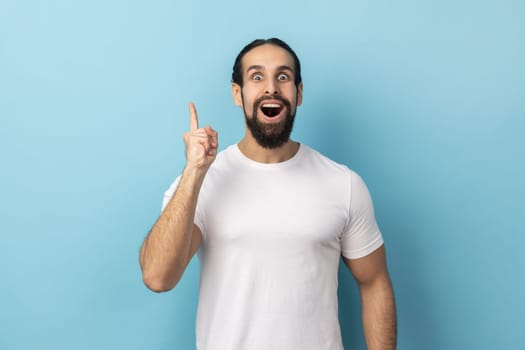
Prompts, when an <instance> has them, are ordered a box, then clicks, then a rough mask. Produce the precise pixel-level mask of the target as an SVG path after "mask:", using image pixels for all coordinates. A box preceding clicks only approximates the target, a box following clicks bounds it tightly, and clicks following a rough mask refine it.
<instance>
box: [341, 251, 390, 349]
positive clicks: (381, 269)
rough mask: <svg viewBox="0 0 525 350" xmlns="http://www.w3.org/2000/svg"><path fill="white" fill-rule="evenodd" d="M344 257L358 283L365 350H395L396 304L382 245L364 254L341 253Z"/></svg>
mask: <svg viewBox="0 0 525 350" xmlns="http://www.w3.org/2000/svg"><path fill="white" fill-rule="evenodd" d="M343 260H344V262H345V264H346V266H348V268H349V269H350V271H351V272H352V275H353V276H354V278H355V280H356V281H357V284H358V286H359V293H360V294H361V305H362V310H363V311H362V317H363V328H364V332H365V339H366V344H367V348H368V350H394V349H395V348H396V341H397V321H396V306H395V301H394V292H393V289H392V283H391V282H390V277H389V275H388V271H387V266H386V257H385V247H384V245H383V246H381V247H380V248H378V249H376V250H375V251H374V252H372V253H371V254H369V255H367V256H365V257H362V258H359V259H347V258H344V257H343Z"/></svg>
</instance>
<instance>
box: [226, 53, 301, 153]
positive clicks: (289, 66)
mask: <svg viewBox="0 0 525 350" xmlns="http://www.w3.org/2000/svg"><path fill="white" fill-rule="evenodd" d="M242 76H243V85H242V87H241V86H240V85H238V84H235V83H234V84H233V85H232V93H233V99H234V102H235V104H236V105H238V106H239V107H242V108H243V111H244V115H245V117H246V126H247V129H248V130H249V131H250V133H251V136H252V137H253V138H254V139H255V140H256V141H257V143H258V144H259V145H260V146H262V147H264V148H277V147H280V146H282V145H283V144H284V143H286V142H287V141H288V140H289V137H290V133H291V131H292V127H293V121H294V118H295V113H296V109H297V106H299V105H300V104H301V102H302V89H303V87H302V83H300V84H299V85H298V86H296V85H295V82H294V79H295V67H294V61H293V58H292V56H291V55H290V54H289V53H288V51H286V50H285V49H283V48H281V47H279V46H275V45H271V44H265V45H261V46H258V47H255V48H253V49H252V50H250V51H249V52H247V53H246V55H245V56H244V57H243V59H242Z"/></svg>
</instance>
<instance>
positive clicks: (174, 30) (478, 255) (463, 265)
mask: <svg viewBox="0 0 525 350" xmlns="http://www.w3.org/2000/svg"><path fill="white" fill-rule="evenodd" d="M524 18H525V2H523V1H518V0H516V1H511V0H499V1H497V0H493V1H489V0H481V1H473V0H472V1H469V0H459V1H437V0H435V1H420V0H419V1H416V0H399V1H395V2H394V1H385V0H383V1H375V2H369V1H334V0H327V1H323V2H317V1H305V0H301V1H299V0H295V1H288V2H281V1H276V0H267V1H264V2H251V1H232V0H226V1H217V2H211V1H209V2H205V1H179V0H176V1H163V0H152V1H148V2H145V1H123V0H121V1H101V0H91V1H74V2H73V1H66V0H50V1H45V2H44V1H36V0H34V1H24V0H19V1H15V0H2V1H1V2H0V118H1V124H0V152H1V154H0V155H1V171H0V190H1V197H0V215H1V220H0V249H1V253H0V269H1V277H0V278H1V279H0V349H9V350H11V349H128V350H131V349H191V348H193V347H194V345H193V344H194V321H195V310H196V303H197V285H198V262H197V261H196V260H194V261H193V262H192V263H191V265H190V267H189V269H188V270H187V271H186V274H185V275H184V278H183V280H182V281H181V283H180V284H179V286H177V288H176V289H175V290H174V291H172V292H169V293H165V294H154V293H152V292H150V291H148V290H147V289H146V288H145V287H144V286H143V284H142V281H141V276H140V270H139V265H138V251H139V247H140V245H141V243H142V240H143V238H144V237H145V235H146V234H147V232H148V230H149V229H150V227H151V225H152V224H153V222H154V221H155V220H156V218H157V216H158V214H159V211H160V205H161V200H162V195H163V191H164V190H165V189H166V188H167V187H168V186H169V184H170V183H171V181H172V180H173V179H174V178H175V177H176V176H177V175H178V174H179V173H180V171H181V169H182V167H183V165H184V153H183V143H182V141H181V135H182V133H183V132H184V131H185V130H186V129H188V125H189V121H188V118H189V117H188V111H187V102H188V101H190V100H191V101H194V102H195V103H196V105H197V108H198V111H199V115H200V119H201V123H203V124H205V123H210V124H211V125H212V126H213V127H214V128H216V129H217V130H218V131H219V134H220V143H221V149H223V148H225V147H226V146H227V145H229V144H232V143H235V142H236V141H238V140H239V139H240V138H241V137H242V134H243V130H244V129H243V116H242V114H241V112H240V110H239V109H238V108H237V107H235V106H234V105H233V103H232V101H231V95H230V83H229V79H230V74H231V66H232V64H233V60H234V58H235V56H236V54H237V52H238V51H239V50H240V49H241V48H242V46H244V45H245V44H246V43H248V42H249V41H251V40H252V39H254V38H258V37H270V36H279V37H281V38H283V39H285V40H286V41H288V42H289V44H290V45H291V46H292V47H293V48H294V49H295V50H296V51H297V53H298V54H299V57H300V58H301V60H302V64H303V78H304V84H305V92H304V104H303V106H302V107H300V109H299V112H298V116H297V122H296V128H295V131H294V135H293V137H294V138H295V139H297V140H299V141H301V142H303V143H306V144H309V145H310V146H312V147H315V148H317V149H319V150H320V151H321V152H323V153H325V154H326V155H328V156H330V157H331V158H333V159H335V160H336V161H338V162H341V163H344V164H346V165H348V166H349V167H351V168H352V169H354V170H356V171H357V172H358V173H360V174H361V175H362V177H363V178H364V179H365V181H366V182H367V184H368V186H369V189H370V191H371V193H372V196H373V198H374V203H375V207H376V216H377V220H378V223H379V225H380V227H381V229H382V231H383V233H384V237H385V241H386V244H387V253H388V259H389V269H390V272H391V276H392V279H393V283H394V288H395V293H396V297H397V307H398V318H399V349H418V350H420V349H429V350H433V349H524V348H525V338H524V337H523V332H524V331H525V326H524V325H525V320H524V318H525V316H524V315H525V306H524V301H523V299H524V296H525V278H524V274H523V271H522V270H523V267H524V266H525V258H524V256H523V254H522V250H523V248H522V246H523V244H524V243H525V237H524V231H525V230H524V228H523V224H522V220H523V216H524V214H525V210H524V209H525V206H524V204H523V198H525V186H524V179H525V164H524V163H525V162H524V159H525V157H524V156H525V154H524V153H525V152H524V150H525V140H524V137H523V134H524V131H525V130H524V129H525V121H524V115H525V102H524V101H525V47H524V46H525V35H524V34H525V33H524V29H523V26H524V24H523V23H524ZM339 295H340V315H341V325H342V329H343V336H344V342H345V347H346V348H349V349H364V342H363V337H362V329H361V326H360V315H359V308H360V306H359V298H358V294H357V289H356V287H355V283H354V282H353V280H352V278H351V275H350V273H349V272H348V271H347V270H346V269H343V268H341V270H340V290H339Z"/></svg>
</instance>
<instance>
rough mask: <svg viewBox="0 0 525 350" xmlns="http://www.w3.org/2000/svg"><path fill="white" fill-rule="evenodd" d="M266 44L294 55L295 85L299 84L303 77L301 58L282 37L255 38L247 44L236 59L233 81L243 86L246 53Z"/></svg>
mask: <svg viewBox="0 0 525 350" xmlns="http://www.w3.org/2000/svg"><path fill="white" fill-rule="evenodd" d="M265 44H270V45H275V46H279V47H281V48H283V49H285V50H286V51H288V53H289V54H290V55H291V56H292V58H293V61H294V65H295V81H294V82H295V86H298V85H299V83H300V82H301V81H302V78H301V63H300V62H299V58H298V57H297V55H296V54H295V52H294V51H293V50H292V48H291V47H290V46H288V44H287V43H285V42H284V41H282V40H281V39H277V38H270V39H255V40H254V41H252V42H251V43H249V44H248V45H246V46H245V47H244V48H243V49H242V50H241V52H239V54H238V55H237V58H236V59H235V63H234V64H233V72H232V83H236V84H239V85H240V86H242V59H243V57H244V55H246V54H247V53H248V52H249V51H250V50H252V49H254V48H256V47H258V46H262V45H265Z"/></svg>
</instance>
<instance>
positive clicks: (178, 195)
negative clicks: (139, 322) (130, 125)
mask: <svg viewBox="0 0 525 350" xmlns="http://www.w3.org/2000/svg"><path fill="white" fill-rule="evenodd" d="M183 138H184V143H185V144H186V159H187V161H186V167H185V168H184V171H183V172H182V175H181V177H180V181H179V184H178V187H177V190H176V191H175V194H174V195H173V197H172V198H171V200H170V201H169V202H168V204H167V206H166V208H164V211H163V212H162V214H161V215H160V217H159V219H158V220H157V222H156V223H155V225H154V226H153V228H152V229H151V231H150V232H149V234H148V236H147V237H146V239H145V240H144V243H143V244H142V247H141V249H140V266H141V269H142V279H143V281H144V283H145V284H146V286H147V287H148V288H150V289H151V290H153V291H155V292H164V291H168V290H170V289H172V288H173V287H175V285H176V284H177V283H178V281H179V280H180V278H181V277H182V274H183V272H184V270H185V269H186V266H188V263H189V262H190V260H191V258H192V257H193V255H194V254H195V252H196V251H197V249H198V248H199V245H200V242H201V232H200V230H199V228H198V227H197V226H196V225H195V224H194V223H193V222H194V218H195V210H196V207H197V199H198V197H199V192H200V188H201V186H202V183H203V181H204V177H205V176H206V172H207V171H208V169H209V167H210V165H211V163H212V162H213V161H214V160H215V156H216V153H217V147H218V144H217V133H216V132H215V131H214V130H213V129H212V128H211V127H209V126H206V127H205V128H200V129H199V127H198V119H197V112H196V110H195V106H194V105H193V104H190V131H189V132H187V133H185V134H184V137H183Z"/></svg>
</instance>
